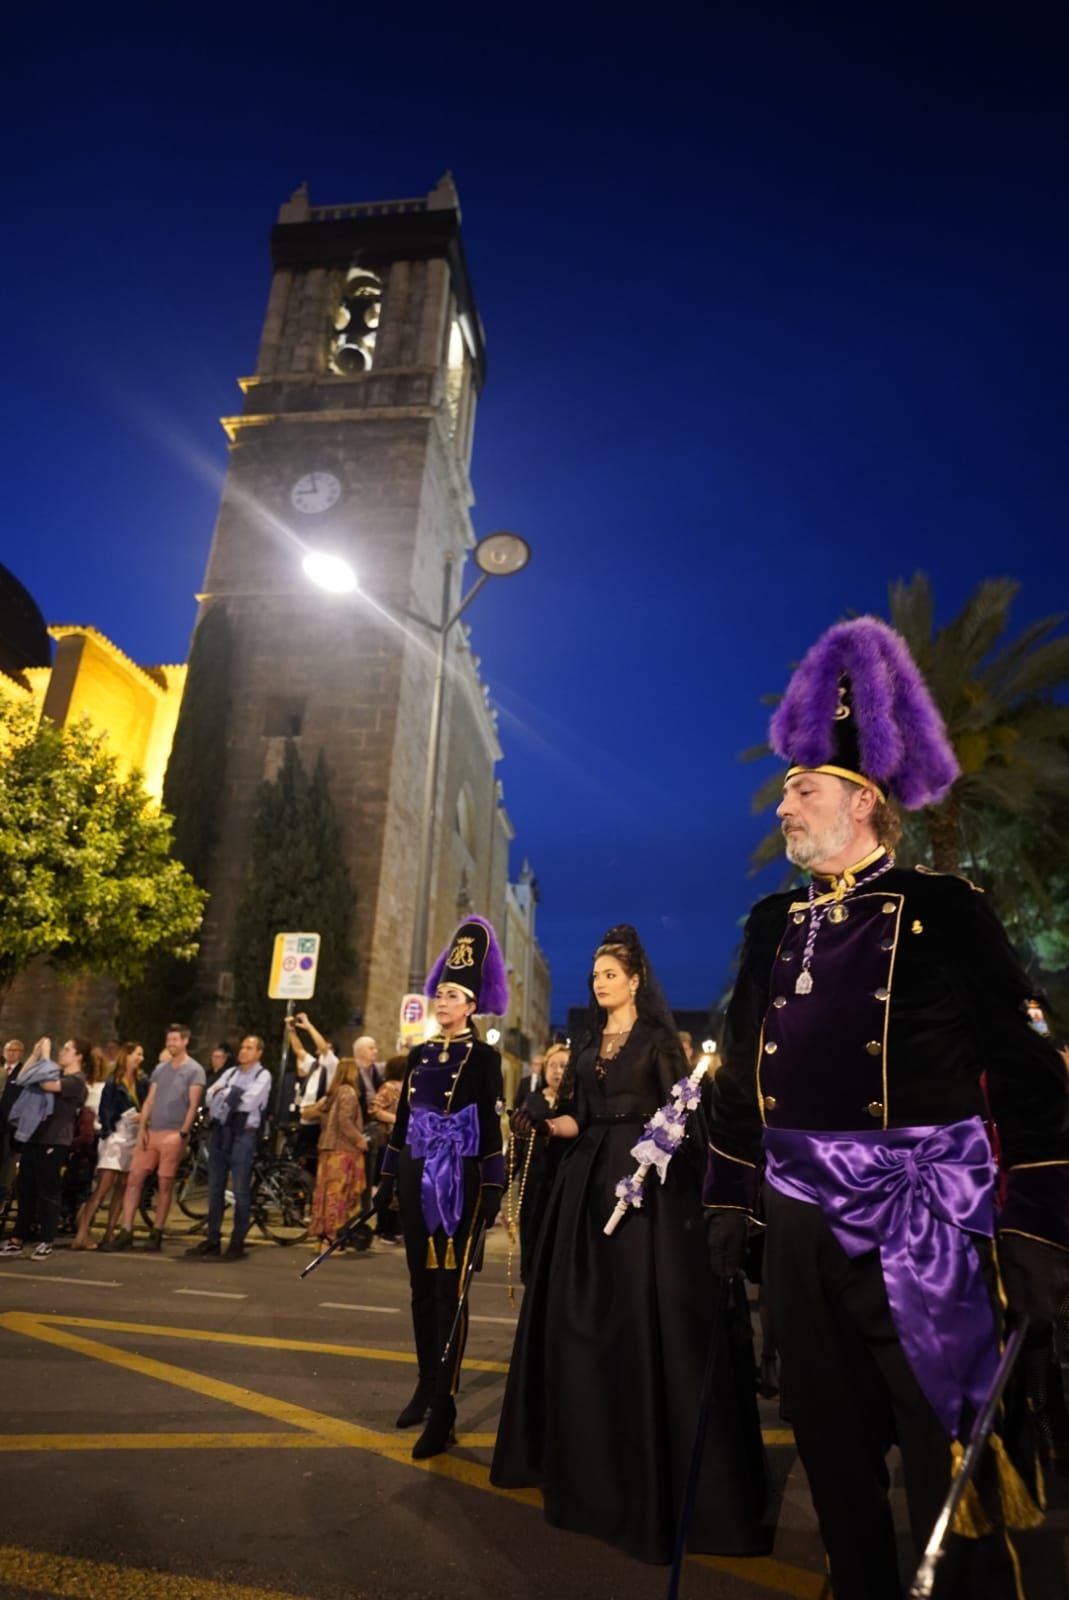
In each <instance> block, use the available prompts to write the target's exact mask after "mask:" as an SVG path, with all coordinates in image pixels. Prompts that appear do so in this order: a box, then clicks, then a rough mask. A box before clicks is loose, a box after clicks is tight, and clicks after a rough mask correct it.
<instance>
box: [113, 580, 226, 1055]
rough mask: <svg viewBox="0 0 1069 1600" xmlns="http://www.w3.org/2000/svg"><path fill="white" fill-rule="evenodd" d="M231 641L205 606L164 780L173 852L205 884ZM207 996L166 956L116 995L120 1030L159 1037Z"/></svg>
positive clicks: (193, 972) (219, 785)
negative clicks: (172, 819)
mask: <svg viewBox="0 0 1069 1600" xmlns="http://www.w3.org/2000/svg"><path fill="white" fill-rule="evenodd" d="M231 659H232V640H231V630H230V621H229V618H228V617H227V614H226V610H225V608H224V607H223V606H221V605H215V606H212V607H211V609H210V610H209V611H206V612H205V614H204V616H203V617H202V618H201V620H200V622H199V624H198V625H197V630H196V632H195V634H194V635H193V644H192V646H191V648H190V652H189V669H188V671H187V674H186V686H185V692H184V694H183V696H182V707H181V710H180V712H179V715H178V724H177V726H176V728H175V733H174V741H173V743H172V745H171V754H170V759H169V760H168V763H167V774H166V777H165V778H164V782H163V805H164V809H165V810H166V811H168V812H170V814H171V815H172V816H173V817H174V835H173V839H172V844H171V851H172V854H173V855H174V857H175V859H176V860H178V861H180V862H181V863H182V865H183V866H184V867H185V868H186V869H187V870H188V871H189V872H190V873H191V874H192V876H193V878H194V879H195V881H196V882H197V883H198V884H200V885H201V887H202V888H203V887H204V886H205V885H206V884H207V882H208V872H209V868H210V864H211V858H212V852H213V851H214V849H215V844H216V840H217V838H218V834H219V810H220V805H221V796H222V793H223V783H224V779H225V766H226V727H227V717H228V715H229V701H230V675H231ZM201 1000H202V996H201V994H200V990H199V988H198V984H197V964H196V962H195V961H180V960H178V959H176V958H175V957H174V956H173V955H170V954H167V953H164V954H162V955H159V956H157V957H155V958H154V959H153V960H152V961H151V962H150V963H149V965H148V968H147V969H146V971H145V974H144V977H143V978H142V979H141V981H140V982H139V983H137V984H135V985H133V986H132V987H130V988H126V989H124V990H123V991H122V993H121V994H120V996H119V1028H120V1030H121V1032H122V1034H123V1036H124V1037H125V1038H128V1039H143V1040H149V1039H155V1038H156V1037H157V1036H158V1035H159V1034H160V1030H161V1029H162V1028H163V1027H164V1026H165V1025H166V1023H167V1022H168V1020H169V1019H170V1018H172V1017H175V1018H178V1019H180V1020H183V1021H188V1020H190V1019H192V1018H193V1017H195V1016H196V1014H197V1011H198V1009H199V1007H200V1004H201Z"/></svg>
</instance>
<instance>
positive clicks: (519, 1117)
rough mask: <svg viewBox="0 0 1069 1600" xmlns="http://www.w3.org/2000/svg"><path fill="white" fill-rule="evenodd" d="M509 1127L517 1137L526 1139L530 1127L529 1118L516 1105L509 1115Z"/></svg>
mask: <svg viewBox="0 0 1069 1600" xmlns="http://www.w3.org/2000/svg"><path fill="white" fill-rule="evenodd" d="M509 1127H510V1128H511V1129H512V1131H513V1133H514V1134H515V1135H516V1137H517V1139H526V1137H527V1135H528V1134H529V1133H530V1131H531V1127H532V1123H531V1119H530V1117H529V1116H528V1115H527V1112H526V1111H525V1110H523V1108H522V1107H520V1106H517V1107H516V1110H515V1111H514V1112H513V1113H512V1115H511V1117H510V1118H509Z"/></svg>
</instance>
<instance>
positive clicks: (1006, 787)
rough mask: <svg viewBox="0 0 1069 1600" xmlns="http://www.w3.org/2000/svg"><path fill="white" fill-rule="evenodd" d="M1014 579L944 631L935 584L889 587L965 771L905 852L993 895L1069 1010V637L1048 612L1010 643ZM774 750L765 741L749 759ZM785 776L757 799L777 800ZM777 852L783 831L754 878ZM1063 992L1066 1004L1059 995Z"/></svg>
mask: <svg viewBox="0 0 1069 1600" xmlns="http://www.w3.org/2000/svg"><path fill="white" fill-rule="evenodd" d="M1019 587H1020V586H1019V584H1017V583H1016V582H1015V581H1014V580H1012V579H1009V578H999V579H989V580H986V581H985V582H983V583H980V584H978V585H977V587H976V588H975V589H974V590H973V592H972V593H971V594H970V595H969V597H968V599H967V600H966V602H965V604H964V606H963V607H962V609H961V611H960V612H959V614H958V615H957V616H956V617H955V618H954V619H953V621H952V622H950V623H948V624H947V625H946V626H945V627H942V628H938V627H936V625H935V597H934V595H933V593H932V587H931V583H930V582H929V580H928V578H927V577H926V576H925V574H924V573H922V572H918V573H916V574H915V575H914V576H913V578H912V579H911V580H910V581H909V582H908V583H906V582H902V581H899V582H897V583H892V584H891V585H890V587H889V590H888V619H887V620H888V621H889V622H890V623H891V625H892V627H894V628H896V629H897V630H898V632H899V633H900V634H902V636H903V638H904V639H905V640H906V642H907V644H908V645H909V647H910V650H911V651H912V653H913V656H914V659H915V660H916V662H917V665H918V666H919V667H920V669H921V672H922V673H923V674H924V676H925V678H926V680H927V682H928V684H929V687H930V688H931V691H932V695H933V697H934V699H935V702H936V704H937V705H938V707H939V710H940V711H941V713H942V715H943V719H944V721H945V722H946V726H947V732H948V734H949V736H950V741H951V743H952V744H953V746H954V751H955V754H956V755H957V758H958V763H959V765H960V767H961V776H960V777H959V778H958V779H957V780H956V782H955V783H954V785H953V787H952V788H951V790H950V793H949V794H948V795H947V796H946V798H945V799H944V800H943V801H942V802H941V803H940V804H939V805H937V806H929V807H928V808H926V809H925V810H923V811H920V812H917V813H914V814H912V815H907V816H906V817H905V818H904V819H903V820H904V826H905V833H904V837H903V841H902V845H901V847H900V849H899V852H898V854H899V857H900V859H901V860H903V861H905V862H915V863H924V864H926V865H929V866H932V867H934V868H935V869H936V871H939V872H964V873H965V874H966V875H967V876H968V877H970V878H972V879H973V880H974V881H975V882H976V883H978V884H979V885H980V886H981V887H982V888H984V889H986V890H987V891H988V892H989V893H990V894H991V896H992V898H993V900H994V901H995V904H996V906H997V908H998V911H999V914H1000V916H1001V917H1002V918H1003V920H1004V922H1005V924H1006V926H1007V929H1008V931H1009V933H1010V935H1011V937H1012V938H1013V939H1014V941H1015V943H1016V944H1017V947H1018V949H1019V951H1020V953H1021V955H1022V957H1023V959H1024V960H1025V962H1026V964H1027V965H1028V967H1029V970H1030V971H1032V972H1033V973H1034V974H1035V975H1036V976H1037V981H1040V982H1042V983H1043V984H1044V986H1046V987H1048V988H1049V989H1050V990H1051V992H1052V994H1055V995H1056V996H1057V1003H1059V1004H1060V1005H1065V1004H1066V1003H1067V1002H1069V934H1067V933H1066V931H1065V930H1066V929H1069V801H1067V799H1066V796H1067V795H1069V705H1065V704H1064V703H1062V702H1061V701H1060V699H1059V698H1058V697H1059V696H1060V695H1064V692H1065V689H1066V687H1067V686H1069V635H1067V634H1066V633H1064V632H1062V631H1060V630H1061V627H1062V623H1063V621H1064V618H1063V617H1061V616H1052V617H1046V618H1044V619H1043V620H1042V621H1039V622H1035V623H1033V624H1032V625H1031V626H1030V627H1028V628H1025V629H1024V631H1023V632H1021V633H1020V634H1018V635H1017V636H1016V637H1015V638H1014V637H1009V628H1010V611H1011V608H1012V605H1013V601H1014V599H1015V597H1016V595H1017V592H1018V589H1019ZM763 754H767V746H759V747H756V748H754V749H752V750H748V751H746V752H744V757H743V759H755V758H756V757H758V756H760V755H763ZM781 776H782V775H781V774H779V773H776V774H774V775H773V776H772V777H770V778H769V779H768V780H767V781H766V782H765V783H764V784H763V785H762V786H761V789H760V790H759V791H758V793H757V794H756V795H755V796H754V800H753V806H754V809H755V810H756V811H761V810H764V809H766V808H767V807H768V806H769V805H770V804H772V803H773V801H774V800H775V799H777V798H778V796H779V792H780V784H781ZM781 849H782V841H781V839H780V835H779V830H778V829H776V830H775V831H774V832H772V833H770V834H768V835H767V836H766V837H765V838H764V839H763V840H762V841H761V843H760V845H759V846H758V848H757V850H756V851H755V852H754V855H753V858H752V864H753V867H754V869H755V870H757V869H759V868H761V867H763V866H765V865H766V864H767V863H768V862H770V861H772V860H773V859H775V857H776V856H777V855H778V854H779V853H780V851H781ZM1063 996H1064V998H1063Z"/></svg>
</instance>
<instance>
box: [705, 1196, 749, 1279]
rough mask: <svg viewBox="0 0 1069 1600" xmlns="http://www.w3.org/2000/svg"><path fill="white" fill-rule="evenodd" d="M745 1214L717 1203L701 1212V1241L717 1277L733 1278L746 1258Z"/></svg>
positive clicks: (740, 1269)
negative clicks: (702, 1235) (702, 1214)
mask: <svg viewBox="0 0 1069 1600" xmlns="http://www.w3.org/2000/svg"><path fill="white" fill-rule="evenodd" d="M746 1237H747V1228H746V1213H745V1211H733V1210H731V1209H730V1207H726V1206H718V1207H716V1208H715V1209H714V1210H711V1211H707V1212H706V1214H705V1242H706V1244H707V1246H708V1248H709V1261H710V1263H711V1265H712V1268H713V1271H714V1273H715V1274H716V1276H717V1277H718V1278H731V1277H734V1275H735V1273H736V1272H741V1271H742V1264H743V1261H744V1260H745V1259H746Z"/></svg>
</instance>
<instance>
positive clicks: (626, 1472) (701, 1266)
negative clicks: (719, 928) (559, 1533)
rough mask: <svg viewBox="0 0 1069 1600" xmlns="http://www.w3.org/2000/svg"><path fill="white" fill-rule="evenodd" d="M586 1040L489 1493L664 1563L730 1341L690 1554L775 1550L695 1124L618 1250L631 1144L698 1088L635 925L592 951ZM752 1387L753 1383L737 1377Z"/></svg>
mask: <svg viewBox="0 0 1069 1600" xmlns="http://www.w3.org/2000/svg"><path fill="white" fill-rule="evenodd" d="M590 987H591V999H592V1002H593V1003H592V1008H591V1013H590V1026H589V1030H588V1032H587V1034H586V1036H585V1038H582V1039H580V1040H579V1042H578V1045H577V1048H576V1051H575V1054H574V1056H573V1058H572V1061H571V1063H570V1065H569V1069H568V1089H567V1091H566V1093H567V1095H568V1096H569V1097H570V1105H569V1111H568V1112H566V1113H564V1114H562V1113H561V1111H559V1110H557V1111H555V1112H554V1114H553V1115H551V1116H549V1117H543V1118H540V1119H539V1120H537V1121H536V1122H535V1123H534V1128H535V1129H536V1130H541V1131H540V1132H537V1131H536V1133H535V1135H534V1136H535V1137H548V1138H549V1139H551V1140H553V1141H557V1140H561V1141H564V1140H567V1141H569V1142H570V1148H569V1149H568V1150H567V1153H566V1154H565V1156H564V1158H563V1160H562V1162H561V1164H560V1169H559V1172H558V1174H557V1179H556V1182H555V1184H554V1187H553V1190H552V1193H551V1194H550V1197H549V1202H548V1204H547V1207H546V1212H545V1220H544V1221H543V1223H542V1227H541V1232H540V1235H539V1239H538V1245H537V1248H536V1251H535V1256H534V1263H533V1266H532V1268H531V1270H530V1272H529V1274H528V1281H527V1288H526V1290H525V1293H524V1299H523V1306H522V1308H521V1312H520V1321H519V1326H518V1328H517V1331H516V1343H515V1347H514V1349H513V1353H512V1361H511V1363H510V1366H509V1375H508V1382H507V1386H506V1390H505V1400H504V1405H503V1407H502V1412H501V1422H500V1426H499V1429H498V1436H497V1448H496V1450H495V1452H494V1460H493V1466H492V1468H491V1472H490V1476H491V1481H492V1482H493V1483H495V1484H498V1485H500V1486H501V1487H503V1488H520V1487H525V1486H535V1487H538V1488H540V1489H541V1490H542V1495H543V1499H544V1502H545V1514H546V1520H547V1522H550V1523H552V1524H553V1525H554V1526H555V1527H558V1528H567V1529H570V1530H571V1531H573V1532H575V1533H588V1534H592V1535H593V1536H594V1537H595V1538H598V1539H602V1540H604V1541H605V1543H606V1544H611V1545H615V1546H617V1547H618V1548H619V1549H621V1550H624V1551H626V1552H627V1553H628V1554H629V1555H632V1556H635V1557H637V1558H638V1559H639V1560H641V1561H649V1562H656V1563H664V1564H667V1563H668V1562H669V1561H671V1559H672V1550H673V1546H674V1541H675V1534H676V1527H677V1524H678V1522H679V1519H680V1514H681V1510H682V1505H683V1496H684V1487H685V1484H686V1481H687V1470H688V1464H689V1461H690V1456H691V1450H692V1447H693V1444H694V1436H695V1429H696V1424H697V1420H698V1411H699V1397H700V1394H701V1390H702V1374H703V1371H704V1369H705V1362H706V1356H707V1352H708V1350H709V1347H710V1342H711V1340H713V1339H714V1338H716V1339H717V1340H718V1343H717V1346H716V1349H717V1359H716V1367H715V1387H714V1392H713V1397H712V1405H711V1413H710V1415H711V1421H710V1426H709V1429H708V1433H707V1436H706V1441H705V1453H704V1459H703V1465H702V1472H701V1476H700V1479H699V1481H698V1486H697V1494H696V1500H695V1508H694V1516H693V1523H692V1534H691V1539H690V1548H691V1549H694V1550H703V1551H717V1552H719V1553H721V1554H732V1555H756V1554H760V1553H762V1552H764V1551H766V1550H767V1549H768V1548H769V1545H770V1543H771V1533H770V1530H769V1529H767V1528H766V1527H765V1525H764V1522H763V1518H764V1511H765V1499H766V1476H765V1462H764V1453H763V1450H762V1445H761V1434H760V1427H759V1422H758V1414H757V1403H756V1399H755V1397H754V1383H753V1354H752V1347H751V1344H750V1333H749V1325H748V1315H747V1312H746V1310H745V1304H744V1301H743V1302H740V1303H739V1305H738V1308H737V1309H738V1310H739V1312H740V1315H739V1317H738V1318H736V1320H735V1321H733V1322H731V1324H730V1327H729V1322H728V1319H727V1318H725V1317H724V1314H723V1312H722V1310H721V1308H720V1304H719V1302H718V1300H717V1297H716V1294H715V1286H714V1282H713V1274H712V1268H711V1266H710V1262H709V1258H708V1254H707V1251H706V1244H705V1235H704V1225H703V1218H702V1202H701V1181H702V1171H703V1167H704V1160H705V1148H704V1140H703V1139H702V1138H701V1137H700V1133H699V1128H700V1118H699V1117H698V1116H697V1114H695V1116H694V1117H693V1119H692V1121H693V1127H688V1130H687V1133H686V1136H685V1137H684V1139H683V1141H682V1144H681V1145H680V1147H679V1149H678V1151H677V1152H676V1154H675V1155H674V1156H673V1157H672V1159H671V1161H670V1163H669V1165H668V1167H667V1171H666V1177H665V1181H664V1182H663V1184H662V1183H660V1182H658V1181H657V1180H656V1178H655V1177H654V1175H653V1174H651V1175H650V1177H649V1179H648V1180H647V1182H646V1185H645V1190H644V1193H643V1198H642V1205H641V1208H634V1209H630V1210H628V1212H627V1214H626V1216H625V1217H624V1220H623V1221H622V1222H621V1224H620V1226H619V1228H618V1230H617V1231H616V1232H615V1233H613V1235H612V1236H611V1237H606V1234H605V1224H606V1222H607V1221H608V1220H609V1217H610V1215H611V1214H612V1212H613V1210H614V1207H615V1205H616V1199H617V1194H616V1185H617V1184H618V1182H619V1181H620V1180H621V1179H623V1178H626V1177H628V1176H629V1175H630V1174H631V1173H633V1172H634V1170H635V1159H634V1157H633V1156H632V1147H633V1146H634V1145H635V1142H636V1140H638V1139H639V1138H640V1135H641V1133H642V1128H643V1124H645V1123H646V1122H647V1121H648V1120H649V1119H650V1118H651V1117H652V1116H653V1115H654V1114H655V1113H656V1112H657V1111H658V1109H659V1108H660V1107H661V1106H662V1105H663V1104H665V1103H666V1102H668V1100H669V1097H670V1094H671V1090H672V1087H673V1085H674V1084H676V1083H677V1082H678V1081H679V1080H680V1079H681V1078H684V1077H686V1076H687V1064H686V1060H685V1058H684V1056H683V1049H682V1046H681V1045H680V1043H679V1037H678V1035H677V1033H676V1030H675V1024H674V1021H673V1019H672V1014H671V1012H670V1011H669V1009H668V1006H667V1003H666V1001H665V999H664V996H663V994H662V993H661V990H660V986H659V984H658V983H657V979H656V977H655V976H654V974H653V972H652V971H651V969H650V965H649V962H648V960H647V959H646V954H645V951H644V950H643V948H642V944H641V942H640V941H639V937H638V935H637V933H636V932H635V930H634V928H632V927H629V926H627V925H622V926H619V927H614V928H611V929H610V930H609V932H608V933H606V935H605V937H604V939H603V940H602V941H601V943H600V945H599V946H598V948H597V950H596V951H595V953H594V970H593V973H592V976H591V980H590ZM740 1373H741V1374H742V1376H741V1377H740V1376H739V1374H740Z"/></svg>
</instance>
